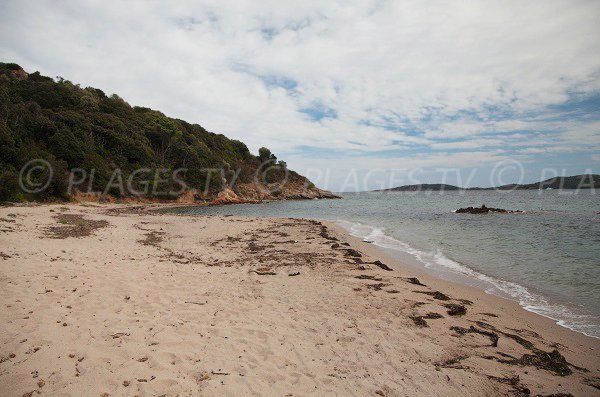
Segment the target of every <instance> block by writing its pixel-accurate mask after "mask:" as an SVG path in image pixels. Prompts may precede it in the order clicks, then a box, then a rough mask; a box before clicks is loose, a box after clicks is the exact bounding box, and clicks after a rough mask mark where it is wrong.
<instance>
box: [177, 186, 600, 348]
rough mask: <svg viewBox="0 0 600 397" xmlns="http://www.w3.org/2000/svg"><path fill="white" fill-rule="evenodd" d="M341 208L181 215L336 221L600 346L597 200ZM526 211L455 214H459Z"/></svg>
mask: <svg viewBox="0 0 600 397" xmlns="http://www.w3.org/2000/svg"><path fill="white" fill-rule="evenodd" d="M342 196H343V199H341V200H305V201H275V202H269V203H263V204H241V205H229V206H214V207H185V208H178V209H175V210H171V211H175V212H178V213H187V214H222V215H224V214H227V215H242V216H244V215H246V216H268V217H293V218H312V219H323V220H332V221H335V222H337V223H339V224H340V225H341V226H343V227H344V228H346V229H347V230H348V231H349V232H350V233H351V234H353V235H355V236H357V237H360V238H363V239H365V240H368V241H371V242H373V243H374V244H376V245H378V246H380V247H383V248H384V249H386V250H387V251H388V252H389V253H391V254H393V255H397V256H398V257H399V258H401V259H402V260H403V261H406V262H408V263H409V264H411V265H413V266H421V267H422V268H423V269H425V270H426V271H428V272H430V273H433V274H434V275H437V276H438V277H441V278H445V279H452V280H454V281H458V282H463V283H466V284H470V285H474V286H477V287H479V288H482V289H484V290H485V291H486V292H488V293H491V294H496V295H499V296H503V297H506V298H510V299H513V300H515V301H517V302H519V304H520V305H521V306H523V307H524V308H525V309H527V310H530V311H532V312H536V313H538V314H541V315H543V316H546V317H549V318H551V319H554V320H556V321H557V323H558V324H560V325H562V326H564V327H567V328H570V329H572V330H575V331H578V332H582V333H584V334H586V335H589V336H593V337H596V338H600V192H598V193H596V192H595V191H592V190H581V191H577V192H575V191H558V190H533V191H466V192H418V193H414V192H385V193H381V192H371V193H346V194H342ZM482 204H485V205H486V206H488V207H499V208H506V209H512V210H522V211H525V212H524V213H518V214H516V213H515V214H498V213H490V214H485V215H471V214H457V213H455V212H454V211H455V210H456V209H457V208H460V207H467V206H481V205H482Z"/></svg>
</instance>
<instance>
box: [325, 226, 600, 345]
mask: <svg viewBox="0 0 600 397" xmlns="http://www.w3.org/2000/svg"><path fill="white" fill-rule="evenodd" d="M322 222H323V223H324V224H327V225H328V226H329V227H331V228H332V229H336V230H337V232H338V233H340V234H346V235H347V238H348V240H349V241H352V243H351V245H352V246H353V247H359V249H360V250H361V251H364V252H365V253H367V254H368V255H369V256H371V257H375V258H380V260H382V261H384V262H386V263H389V264H391V265H392V266H393V267H394V268H396V269H398V270H400V271H404V272H410V273H413V274H415V276H416V277H417V278H419V279H421V278H422V279H424V280H427V282H428V283H429V284H431V285H435V286H438V285H439V286H440V289H443V288H449V289H464V290H465V291H468V292H467V293H468V294H469V296H471V297H474V298H476V299H483V300H485V301H487V300H488V299H485V298H486V297H489V298H490V299H489V300H490V301H491V303H492V304H493V301H494V300H498V302H501V305H500V306H504V305H506V306H508V310H509V311H510V312H511V313H514V312H519V311H521V312H522V314H521V316H519V317H524V318H530V319H531V320H533V319H536V320H533V322H534V323H537V324H539V326H540V327H541V328H552V329H553V332H556V330H560V331H561V333H564V334H565V336H566V337H567V338H568V336H567V335H569V334H573V335H576V336H578V337H582V338H586V339H589V340H590V341H591V342H593V343H598V344H599V347H600V338H596V337H594V336H590V335H587V334H584V333H583V332H580V331H576V330H573V329H570V328H568V327H566V326H564V325H560V324H558V323H557V322H558V321H559V320H557V319H553V318H551V317H547V316H544V315H543V314H540V313H537V312H535V311H531V310H527V309H526V308H525V307H523V306H521V305H520V304H519V302H517V301H515V300H514V299H511V298H507V297H502V296H498V295H495V294H493V293H488V292H486V291H485V290H483V289H481V288H479V287H476V286H473V285H468V284H466V283H461V282H458V281H449V280H444V279H443V278H441V277H438V276H436V275H433V274H431V273H429V272H427V271H425V270H424V269H421V268H419V267H417V266H414V265H408V264H406V263H403V262H402V261H400V260H399V259H397V258H395V257H394V256H393V255H390V254H389V253H387V252H386V250H387V248H385V247H380V246H377V245H375V244H372V243H367V242H365V241H363V240H362V239H361V238H360V237H356V236H354V235H352V234H351V233H350V232H349V231H348V230H346V229H345V228H344V227H343V226H341V225H339V224H337V223H336V222H333V221H322ZM432 273H435V272H432ZM511 306H512V307H511Z"/></svg>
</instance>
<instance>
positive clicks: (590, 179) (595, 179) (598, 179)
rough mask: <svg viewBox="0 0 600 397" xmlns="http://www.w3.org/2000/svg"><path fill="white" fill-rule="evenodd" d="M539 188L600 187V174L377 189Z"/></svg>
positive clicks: (395, 190)
mask: <svg viewBox="0 0 600 397" xmlns="http://www.w3.org/2000/svg"><path fill="white" fill-rule="evenodd" d="M539 189H558V190H562V189H600V175H596V174H589V175H574V176H559V177H555V178H550V179H546V180H544V181H541V182H535V183H529V184H524V185H519V184H509V185H502V186H498V187H487V188H481V187H472V188H461V187H458V186H454V185H446V184H443V183H436V184H419V185H405V186H398V187H393V188H390V189H382V190H375V191H377V192H382V191H387V192H416V191H447V190H448V191H450V190H539Z"/></svg>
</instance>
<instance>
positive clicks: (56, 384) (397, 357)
mask: <svg viewBox="0 0 600 397" xmlns="http://www.w3.org/2000/svg"><path fill="white" fill-rule="evenodd" d="M155 207H157V206H156V205H150V206H131V205H130V206H123V205H116V204H109V205H97V204H87V205H40V206H17V207H1V208H0V285H1V288H0V296H1V303H2V310H1V311H0V324H1V328H0V342H1V343H0V346H1V347H0V395H2V396H5V395H6V396H33V395H42V396H43V395H48V396H135V395H139V396H154V395H157V396H159V395H164V396H177V395H179V396H188V395H206V396H229V395H235V396H246V395H248V396H251V395H268V396H271V395H274V396H305V395H313V396H321V395H339V396H365V395H373V396H416V395H418V396H429V395H445V396H497V395H507V396H515V395H517V396H519V395H521V396H525V395H550V394H552V393H564V394H569V393H570V394H572V395H574V396H592V395H598V394H599V393H600V389H599V388H600V378H599V376H600V369H599V368H600V355H599V349H600V343H599V340H598V339H593V338H589V337H586V336H584V335H582V334H578V333H575V332H572V331H569V330H567V329H565V328H562V327H559V326H557V325H556V324H554V323H553V322H552V321H551V320H549V319H546V318H544V317H541V316H539V315H536V314H534V313H530V312H527V311H525V310H523V309H522V308H521V307H519V306H518V305H517V304H516V303H514V302H511V301H508V300H504V299H501V298H498V297H494V296H490V295H487V294H485V293H484V292H482V291H480V290H477V289H474V288H470V287H466V286H463V285H459V284H455V283H450V282H445V281H443V280H439V279H436V278H433V277H431V276H429V275H426V274H424V273H421V272H419V271H418V270H417V269H414V268H409V267H406V266H404V265H403V264H402V263H398V262H396V261H394V260H393V259H392V258H389V257H387V256H386V255H385V253H384V252H382V251H380V250H378V249H377V248H376V247H374V246H373V245H371V244H367V243H364V242H362V241H360V240H358V239H356V238H353V237H351V236H349V235H347V234H346V233H345V232H344V231H343V230H342V229H341V228H339V227H337V226H336V225H333V224H330V223H326V222H317V221H311V220H293V219H275V218H272V219H269V218H244V217H228V216H179V215H166V214H157V213H155V212H153V211H152V208H155ZM386 269H391V270H386Z"/></svg>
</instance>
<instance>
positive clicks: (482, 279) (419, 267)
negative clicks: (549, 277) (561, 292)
mask: <svg viewBox="0 0 600 397" xmlns="http://www.w3.org/2000/svg"><path fill="white" fill-rule="evenodd" d="M340 223H347V224H348V226H350V225H354V224H355V223H353V222H349V221H345V220H340V221H334V222H333V225H335V226H337V227H339V228H341V229H342V231H343V232H345V233H347V234H348V235H350V236H352V237H354V238H356V239H358V240H360V241H361V242H363V243H366V241H364V240H365V239H366V237H361V236H355V235H354V234H352V231H351V230H350V229H349V228H346V227H344V225H341V224H340ZM361 225H362V224H361ZM362 226H367V227H370V228H376V227H375V226H372V225H362ZM388 237H389V236H388ZM390 238H391V239H393V240H395V241H397V240H396V239H394V238H393V237H390ZM370 244H371V245H372V246H374V247H376V249H377V250H379V251H380V252H381V254H382V255H386V256H388V257H389V258H393V260H394V261H396V262H398V263H401V264H402V266H407V267H409V268H410V269H414V270H415V271H417V272H423V273H425V274H428V275H433V277H434V278H437V279H440V280H446V279H445V278H444V276H448V277H450V278H451V279H450V280H446V281H449V282H452V283H459V284H461V285H464V286H469V287H473V288H476V289H478V290H480V291H483V292H485V293H486V294H488V295H492V296H495V297H498V298H501V299H505V300H509V301H512V302H515V303H517V304H518V305H519V307H521V308H522V309H523V310H525V311H527V312H530V313H534V314H537V315H539V316H542V317H545V318H547V319H550V320H552V321H554V322H555V324H556V325H558V326H560V327H563V328H566V329H568V330H570V331H573V332H576V333H579V334H583V335H585V336H587V337H590V338H594V339H600V336H594V335H590V334H588V333H586V332H585V331H583V330H580V329H577V328H576V326H575V325H572V326H569V325H568V322H569V320H566V319H564V318H563V319H561V318H559V316H558V315H555V314H552V313H548V312H549V311H550V310H552V309H554V310H558V309H563V308H564V309H566V310H572V308H569V307H567V306H566V303H564V302H563V303H561V302H553V303H546V307H538V306H531V305H527V304H524V302H521V300H520V299H522V298H521V297H519V296H513V295H511V294H510V292H507V291H505V290H503V289H502V287H500V286H498V285H497V284H496V283H495V282H500V283H508V284H512V285H515V286H516V287H517V288H520V289H521V288H522V289H523V290H525V292H526V293H527V294H532V295H533V296H534V297H535V298H537V299H542V300H546V299H547V298H546V297H545V296H543V295H542V294H541V293H540V292H537V291H536V292H531V291H530V290H529V287H525V286H523V285H521V284H518V283H514V282H510V281H505V280H502V279H497V278H495V277H492V276H489V275H487V274H485V273H481V272H480V271H478V270H474V269H472V268H471V267H469V266H467V265H465V264H462V263H458V262H456V260H454V259H450V258H447V257H445V259H447V260H449V261H452V262H456V263H457V264H458V266H461V267H464V268H465V269H467V271H468V272H472V273H474V275H472V274H468V273H465V272H464V271H463V272H459V271H454V270H452V269H448V268H444V266H443V265H438V268H428V267H427V265H426V264H425V263H424V262H422V261H420V260H419V259H416V258H412V257H413V256H414V254H411V253H410V252H406V251H403V250H401V249H398V248H391V247H385V246H382V245H380V244H378V243H377V242H376V241H373V242H370ZM394 254H396V255H397V256H400V257H402V256H405V257H411V260H413V261H415V263H416V262H418V264H412V263H410V264H409V263H407V262H405V261H404V260H403V259H401V258H397V257H396V256H395V255H394ZM478 276H479V277H478ZM486 279H489V280H486ZM488 289H492V291H488ZM545 313H547V314H545ZM569 314H570V315H571V316H577V314H574V313H572V312H569ZM553 316H555V317H553Z"/></svg>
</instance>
